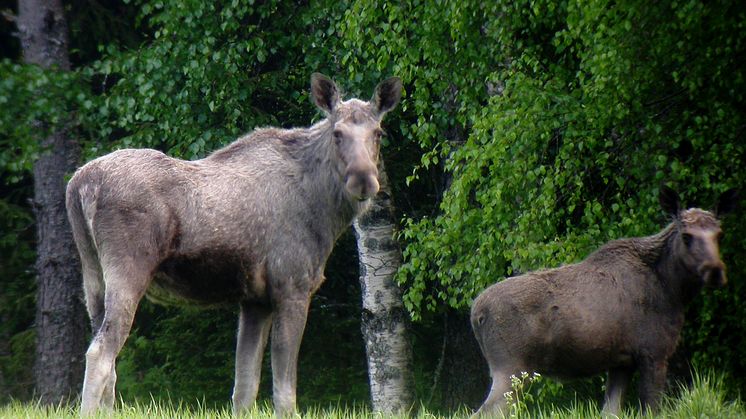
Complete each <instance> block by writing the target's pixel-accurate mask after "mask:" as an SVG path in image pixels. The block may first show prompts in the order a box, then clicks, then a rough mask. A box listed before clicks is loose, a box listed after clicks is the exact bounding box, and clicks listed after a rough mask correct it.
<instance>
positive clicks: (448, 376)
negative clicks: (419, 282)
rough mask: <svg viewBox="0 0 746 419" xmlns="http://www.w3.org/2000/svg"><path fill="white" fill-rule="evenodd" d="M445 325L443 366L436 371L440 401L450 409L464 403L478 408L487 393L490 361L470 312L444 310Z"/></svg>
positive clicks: (444, 407)
mask: <svg viewBox="0 0 746 419" xmlns="http://www.w3.org/2000/svg"><path fill="white" fill-rule="evenodd" d="M444 328H445V330H444V331H443V334H444V338H443V339H445V342H444V345H443V347H444V348H445V350H444V351H443V359H442V360H441V368H442V369H441V371H438V372H437V373H436V374H437V376H438V377H439V382H438V383H437V387H438V388H436V389H435V391H436V392H437V393H438V394H439V395H440V403H439V404H440V405H441V407H442V408H443V409H446V410H451V411H452V410H455V409H458V408H460V407H462V406H464V405H465V406H467V407H469V408H472V409H476V408H478V407H479V406H480V405H481V404H482V402H483V401H484V399H485V398H486V397H487V393H488V390H489V388H490V377H489V368H488V367H487V362H486V361H485V360H484V357H482V352H481V351H480V350H479V344H478V343H477V340H476V338H475V337H474V333H473V332H472V330H471V323H470V321H469V313H468V312H457V311H455V310H449V311H448V312H447V313H446V314H445V321H444Z"/></svg>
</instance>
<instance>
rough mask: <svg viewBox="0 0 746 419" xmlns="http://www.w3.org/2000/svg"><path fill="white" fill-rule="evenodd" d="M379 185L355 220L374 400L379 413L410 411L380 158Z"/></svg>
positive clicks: (406, 348)
mask: <svg viewBox="0 0 746 419" xmlns="http://www.w3.org/2000/svg"><path fill="white" fill-rule="evenodd" d="M379 173H380V180H381V182H380V183H381V190H380V192H379V193H378V195H377V196H376V198H375V199H374V201H373V206H372V208H371V209H370V211H368V212H367V213H366V214H364V215H363V216H361V217H359V218H358V219H357V220H355V222H354V227H355V236H356V237H357V245H358V254H359V257H360V284H361V288H362V299H363V314H362V325H361V328H362V332H363V338H364V339H365V349H366V353H367V356H368V379H369V382H370V391H371V401H372V404H373V410H374V411H376V412H381V413H386V414H393V413H402V412H405V411H408V410H409V409H410V408H411V407H412V405H413V403H414V374H413V370H412V347H411V344H410V342H409V336H408V330H409V328H408V316H407V313H406V311H405V309H404V303H403V301H402V294H401V290H400V289H399V287H398V286H397V284H396V283H395V282H394V275H395V274H396V271H397V270H398V269H399V266H400V265H401V249H400V248H399V245H398V243H397V242H396V240H395V239H394V232H395V228H394V225H395V224H394V214H393V211H392V210H393V204H392V201H391V187H390V186H389V184H388V178H387V177H386V172H385V170H384V167H383V163H382V162H381V164H380V167H379Z"/></svg>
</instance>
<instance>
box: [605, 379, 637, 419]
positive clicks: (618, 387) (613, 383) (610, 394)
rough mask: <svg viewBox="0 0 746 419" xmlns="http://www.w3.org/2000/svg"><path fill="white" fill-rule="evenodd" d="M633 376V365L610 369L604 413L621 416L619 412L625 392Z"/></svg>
mask: <svg viewBox="0 0 746 419" xmlns="http://www.w3.org/2000/svg"><path fill="white" fill-rule="evenodd" d="M631 378H632V368H631V367H626V368H625V367H621V368H614V369H611V370H609V374H608V377H607V378H606V393H605V394H604V407H603V413H604V414H608V415H614V416H619V413H621V411H622V402H623V401H624V393H625V391H626V390H627V386H628V385H629V381H630V379H631Z"/></svg>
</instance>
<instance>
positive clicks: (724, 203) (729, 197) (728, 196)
mask: <svg viewBox="0 0 746 419" xmlns="http://www.w3.org/2000/svg"><path fill="white" fill-rule="evenodd" d="M738 199H739V196H738V189H736V188H731V189H728V190H727V191H725V192H723V193H722V194H720V197H719V198H718V202H717V204H716V205H715V215H717V216H718V217H720V216H721V215H726V214H728V213H730V212H732V211H733V210H734V209H736V206H737V205H738Z"/></svg>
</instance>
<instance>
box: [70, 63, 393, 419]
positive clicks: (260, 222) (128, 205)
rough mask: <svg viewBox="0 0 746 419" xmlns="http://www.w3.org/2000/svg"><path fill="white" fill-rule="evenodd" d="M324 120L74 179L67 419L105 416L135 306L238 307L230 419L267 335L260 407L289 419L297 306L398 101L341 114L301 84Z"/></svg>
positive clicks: (384, 90)
mask: <svg viewBox="0 0 746 419" xmlns="http://www.w3.org/2000/svg"><path fill="white" fill-rule="evenodd" d="M311 87H312V98H313V99H314V101H315V103H316V105H317V106H318V107H319V108H320V109H322V110H323V111H324V112H325V113H326V115H327V118H326V119H324V120H322V121H320V122H319V123H317V124H315V125H313V126H312V127H310V128H297V129H290V130H284V129H276V128H266V129H259V130H256V131H254V132H253V133H251V134H249V135H247V136H245V137H243V138H240V139H238V140H237V141H235V142H234V143H232V144H230V145H228V146H227V147H225V148H223V149H221V150H218V151H216V152H214V153H213V154H212V155H210V156H208V157H207V158H205V159H202V160H197V161H184V160H179V159H174V158H171V157H168V156H166V155H165V154H163V153H161V152H159V151H155V150H146V149H145V150H120V151H116V152H113V153H111V154H108V155H106V156H103V157H100V158H98V159H96V160H93V161H91V162H90V163H88V164H86V165H85V166H83V167H81V168H80V169H79V170H78V171H77V172H76V173H75V175H74V176H73V177H72V179H71V180H70V182H69V184H68V188H67V209H68V215H69V218H70V222H71V224H72V228H73V233H74V237H75V241H76V243H77V246H78V249H79V251H80V256H81V262H82V265H83V282H84V287H85V297H86V303H87V307H88V311H89V314H90V317H91V323H92V328H93V335H94V338H93V341H92V343H91V346H90V348H89V350H88V352H87V354H86V374H85V381H84V385H83V400H82V407H81V410H82V412H83V413H84V414H87V413H91V412H93V411H95V410H96V409H97V408H98V407H99V406H100V405H103V406H105V407H111V406H112V405H113V403H114V384H115V382H116V373H115V368H114V365H115V360H116V356H117V354H118V353H119V351H120V350H121V347H122V345H123V344H124V341H125V339H126V338H127V335H128V334H129V330H130V327H131V324H132V321H133V317H134V313H135V310H136V308H137V304H138V303H139V301H140V299H141V298H142V297H143V295H144V294H146V293H147V294H148V296H149V297H150V298H152V299H154V300H156V301H159V302H165V303H179V304H197V305H203V306H210V305H218V304H226V303H238V304H239V305H240V307H241V315H240V319H239V331H238V347H237V351H236V384H235V388H234V393H233V402H234V410H235V412H236V413H238V412H240V411H241V410H242V409H244V408H246V407H249V406H250V405H251V404H253V402H254V400H255V398H256V393H257V389H258V384H259V378H260V371H261V359H262V353H263V349H264V346H265V344H266V342H267V339H268V337H269V334H270V330H271V333H272V371H273V380H274V381H273V383H274V392H273V394H274V402H275V407H276V409H277V412H278V414H279V415H284V414H288V413H290V412H292V411H294V409H295V383H296V364H297V355H298V348H299V345H300V340H301V336H302V334H303V329H304V327H305V322H306V316H307V311H308V305H309V302H310V298H311V296H312V295H313V293H314V292H315V291H316V289H318V287H319V286H320V285H321V283H322V282H323V280H324V275H323V272H324V265H325V264H326V260H327V258H328V256H329V254H330V252H331V250H332V246H333V245H334V242H335V241H336V239H337V237H338V236H339V235H340V234H341V233H342V232H343V231H344V229H346V228H347V227H348V226H349V225H350V223H351V221H352V219H353V217H355V216H356V215H357V214H360V213H361V212H362V211H364V210H365V209H366V208H367V206H368V204H369V200H370V198H371V197H373V196H375V194H376V193H377V192H378V179H377V177H378V171H377V169H376V164H377V161H378V151H379V142H380V141H379V140H380V135H381V129H380V122H381V119H382V118H383V116H384V114H385V113H386V112H388V111H389V110H391V109H392V108H393V107H394V106H396V104H397V103H398V101H399V98H400V94H401V81H400V80H399V79H398V78H390V79H388V80H385V81H383V82H382V83H381V84H380V85H379V86H378V87H377V88H376V93H375V94H374V97H373V100H371V102H364V101H360V100H357V99H351V100H348V101H344V102H342V101H341V100H340V95H339V91H338V89H337V87H336V85H335V84H334V82H333V81H331V80H330V79H328V78H327V77H325V76H322V75H319V74H315V75H314V76H313V77H312V81H311Z"/></svg>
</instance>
